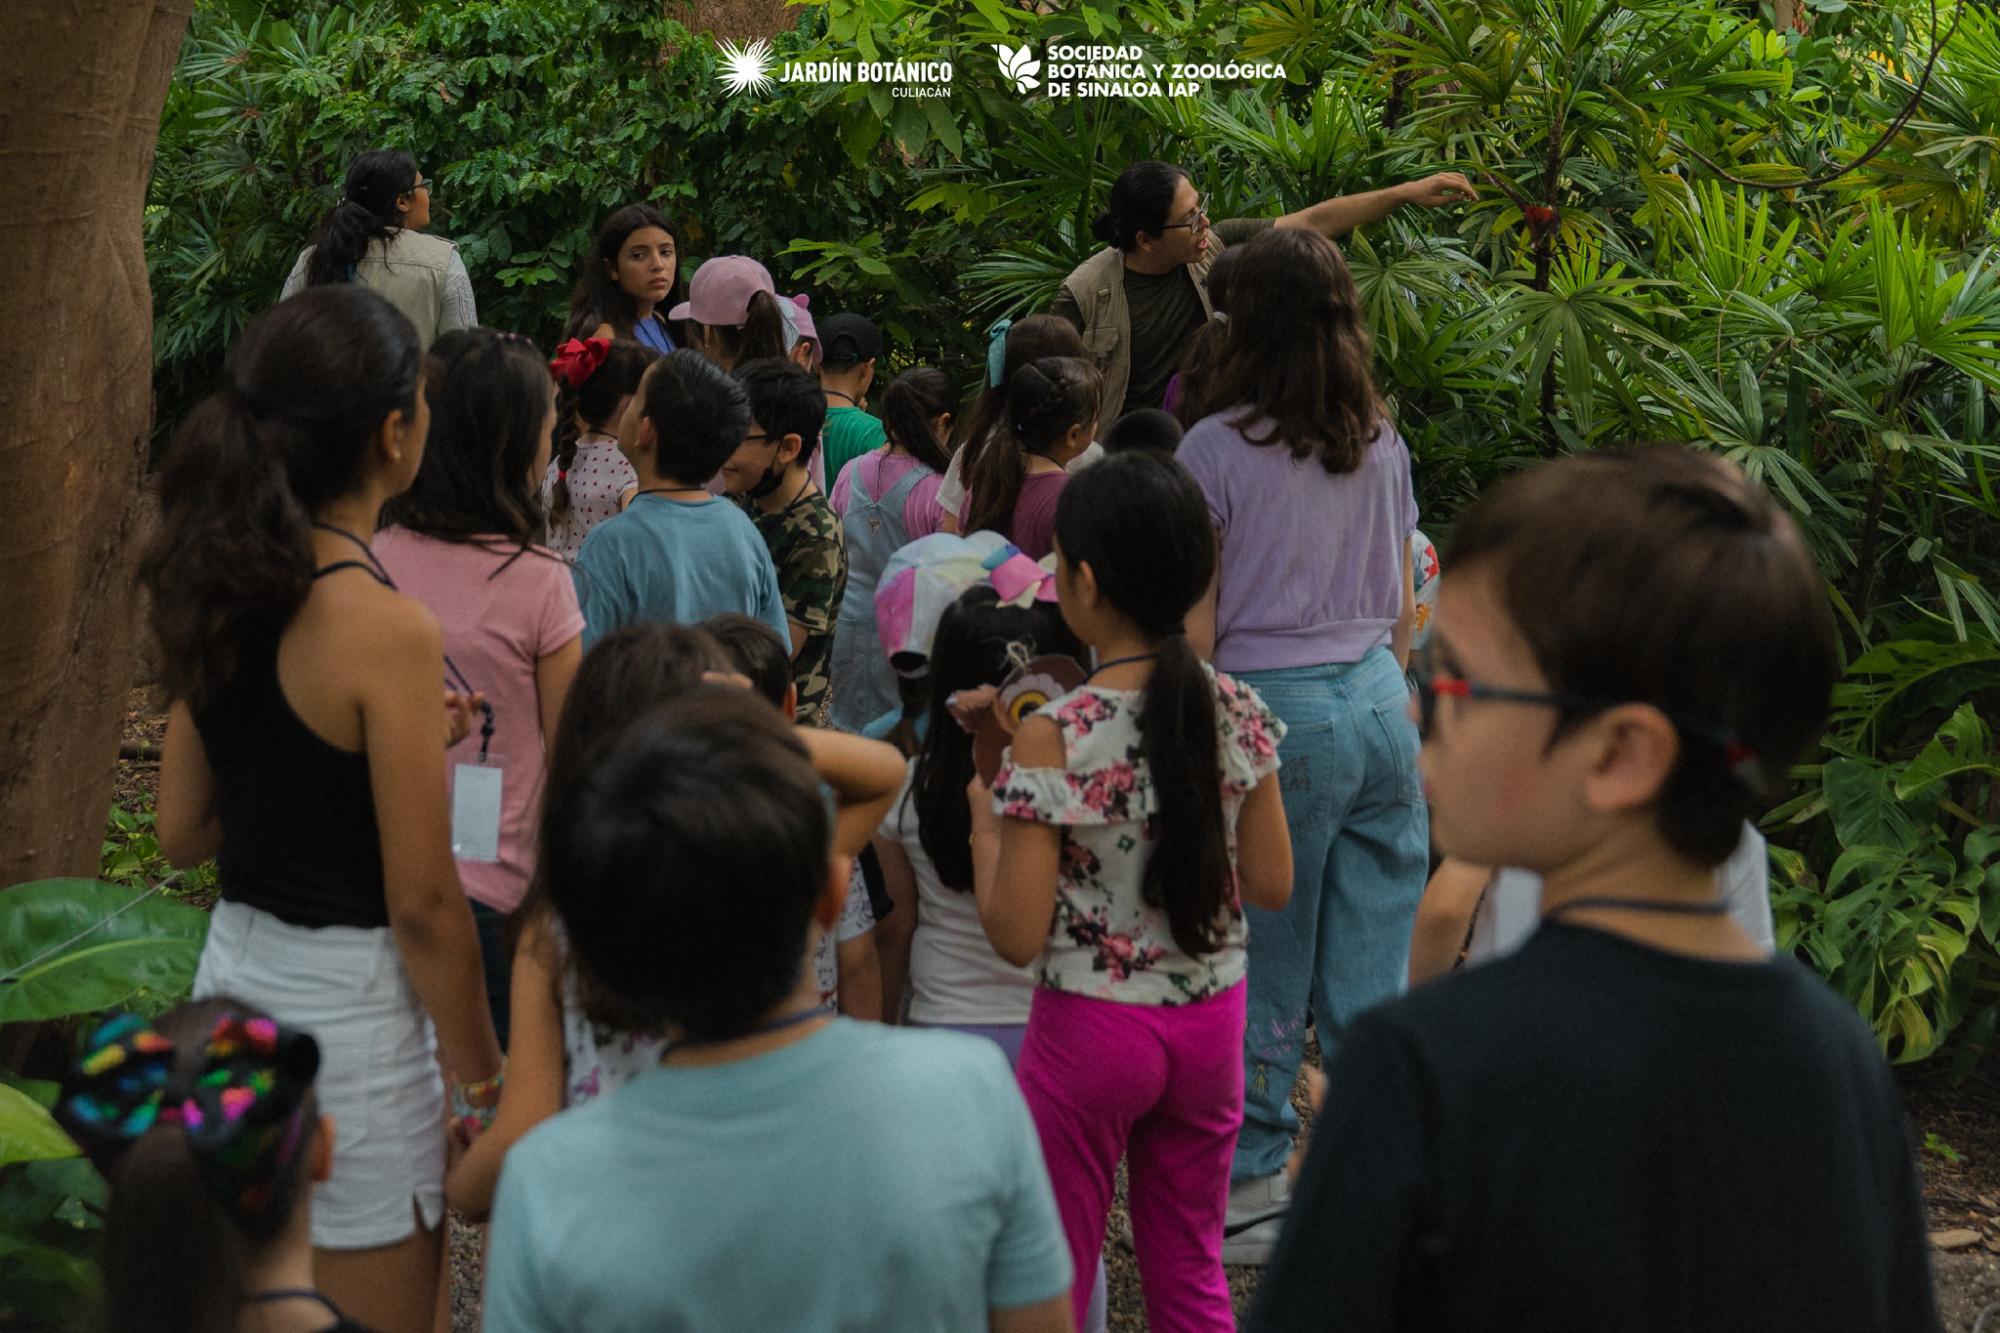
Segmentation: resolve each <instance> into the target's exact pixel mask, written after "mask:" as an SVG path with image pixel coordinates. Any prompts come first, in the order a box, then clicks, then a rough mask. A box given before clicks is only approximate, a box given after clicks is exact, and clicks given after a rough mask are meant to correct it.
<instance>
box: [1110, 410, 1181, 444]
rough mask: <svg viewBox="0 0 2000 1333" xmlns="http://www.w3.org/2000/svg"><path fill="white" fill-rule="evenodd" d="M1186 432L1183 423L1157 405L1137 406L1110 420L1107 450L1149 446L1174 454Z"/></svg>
mask: <svg viewBox="0 0 2000 1333" xmlns="http://www.w3.org/2000/svg"><path fill="white" fill-rule="evenodd" d="M1184 434H1186V432H1185V431H1183V430H1182V429H1181V423H1180V422H1178V421H1176V420H1174V414H1173V413H1171V412H1162V411H1161V410H1160V409H1159V408H1157V407H1140V408H1134V409H1133V410H1132V411H1130V412H1127V413H1126V414H1125V415H1124V416H1122V417H1120V418H1118V420H1116V421H1114V422H1112V423H1111V429H1110V430H1107V431H1105V432H1104V438H1103V440H1101V441H1099V443H1101V444H1103V446H1104V452H1105V453H1107V454H1122V453H1125V452H1127V451H1128V450H1132V449H1150V450H1152V451H1153V452H1154V453H1160V454H1171V453H1172V452H1173V451H1174V450H1176V449H1178V448H1180V444H1181V436H1182V435H1184Z"/></svg>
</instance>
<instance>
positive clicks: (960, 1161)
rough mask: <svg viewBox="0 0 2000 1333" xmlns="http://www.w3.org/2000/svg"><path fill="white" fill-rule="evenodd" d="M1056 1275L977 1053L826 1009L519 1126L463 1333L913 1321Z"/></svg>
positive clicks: (995, 1051)
mask: <svg viewBox="0 0 2000 1333" xmlns="http://www.w3.org/2000/svg"><path fill="white" fill-rule="evenodd" d="M1069 1288H1070V1262H1069V1252H1068V1249H1067V1247H1066V1244H1065V1242H1064V1239H1063V1233H1062V1225H1061V1222H1060V1221H1059V1219H1058V1218H1057V1215H1056V1207H1055V1200H1054V1197H1053V1195H1052V1193H1051V1191H1050V1189H1049V1180H1048V1174H1047V1170H1046V1168H1045V1167H1044V1166H1043V1164H1042V1150H1041V1144H1040V1142H1039V1140H1038V1139H1037V1138H1036V1136H1035V1126H1034V1122H1033V1121H1031V1120H1030V1119H1029V1118H1028V1108H1027V1104H1026V1103H1025V1102H1023V1101H1022V1100H1021V1093H1020V1090H1019V1088H1018V1087H1017V1086H1016V1085H1015V1082H1014V1076H1013V1074H1012V1073H1011V1072H1010V1071H1009V1070H1008V1068H1007V1060H1006V1057H1005V1056H1003V1055H1002V1054H1001V1053H1000V1050H999V1048H998V1047H997V1046H994V1045H993V1044H992V1043H991V1042H989V1041H986V1040H985V1039H984V1038H980V1037H971V1036H966V1035H964V1034H962V1033H955V1032H941V1031H915V1030H912V1029H908V1028H889V1027H883V1026H881V1025H880V1024H876V1023H860V1022H855V1021H852V1020H850V1019H845V1018H839V1019H835V1020H834V1021H833V1022H832V1023H830V1024H829V1025H828V1026H827V1027H826V1028H825V1029H824V1030H822V1031H820V1032H816V1033H814V1034H812V1035H811V1036H809V1037H806V1038H805V1039H803V1040H801V1041H798V1042H795V1043H793V1044H792V1045H790V1046H786V1047H782V1048H780V1049H778V1050H776V1051H773V1052H771V1053H769V1054H767V1055H760V1056H756V1057H753V1058H751V1059H748V1060H742V1061H738V1062H735V1063H732V1064H726V1065H715V1066H710V1067H706V1068H674V1067H668V1068H664V1069H656V1070H652V1071H650V1072H648V1073H645V1074H641V1075H640V1076H638V1077H637V1078H635V1079H633V1080H631V1081H630V1082H629V1083H627V1084H625V1085H624V1086H623V1087H621V1088H619V1089H618V1090H617V1091H615V1092H613V1093H611V1094H610V1095H609V1096H606V1097H603V1098H600V1099H599V1100H597V1101H594V1102H589V1103H587V1104H585V1105H583V1106H580V1107H576V1108H574V1109H572V1110H568V1111H565V1112H563V1113H562V1114H561V1115H559V1116H556V1117H554V1118H553V1119H551V1120H548V1121H545V1122H544V1123H542V1124H541V1125H538V1126H537V1127H536V1128H535V1129H533V1130H531V1131H530V1132H529V1133H528V1135H527V1136H526V1137H525V1138H523V1139H522V1140H521V1141H520V1142H519V1143H517V1144H515V1145H514V1147H513V1148H512V1149H511V1150H509V1152H508V1154H507V1164H506V1167H505V1169H504V1170H503V1171H502V1172H501V1176H500V1189H499V1193H498V1195H497V1197H496V1198H495V1201H494V1211H493V1227H492V1232H491V1235H490V1238H489V1240H488V1245H487V1257H486V1313H485V1320H486V1323H485V1327H486V1329H487V1333H496V1331H497V1333H513V1331H514V1330H529V1329H532V1330H536V1331H537V1333H548V1331H550V1330H556V1329H570V1330H579V1331H580V1330H590V1333H614V1331H615V1330H632V1331H633V1333H638V1331H639V1330H646V1333H653V1331H654V1330H663V1329H688V1330H696V1329H737V1328H740V1329H786V1330H798V1331H802V1333H810V1331H812V1330H827V1331H828V1333H832V1331H833V1330H845V1329H868V1330H870V1331H871V1333H934V1331H935V1330H938V1329H984V1328H985V1327H987V1322H988V1311H989V1310H991V1309H993V1308H1001V1309H1014V1308H1018V1307H1021V1306H1027V1305H1037V1304H1040V1303H1041V1302H1044V1301H1048V1300H1052V1299H1054V1298H1056V1297H1058V1296H1062V1295H1064V1294H1066V1293H1067V1292H1068V1291H1069Z"/></svg>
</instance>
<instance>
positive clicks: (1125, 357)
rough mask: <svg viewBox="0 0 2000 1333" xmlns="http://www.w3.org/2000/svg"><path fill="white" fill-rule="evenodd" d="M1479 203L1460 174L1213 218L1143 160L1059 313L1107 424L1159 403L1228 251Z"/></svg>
mask: <svg viewBox="0 0 2000 1333" xmlns="http://www.w3.org/2000/svg"><path fill="white" fill-rule="evenodd" d="M1472 197H1473V193H1472V186H1471V185H1470V184H1469V183H1468V182H1467V181H1466V179H1465V177H1463V176H1461V175H1459V174H1458V173H1457V172H1455V171H1447V172H1442V173H1440V174H1438V175H1435V176H1431V177H1428V178H1426V179H1424V180H1420V181H1410V182H1407V183H1405V184H1402V185H1392V186H1390V187H1389V188H1387V189H1383V190H1371V191H1369V192H1368V193H1366V194H1351V195H1342V196H1340V197H1338V198H1334V199H1326V200H1322V201H1321V202H1319V203H1317V204H1314V205H1312V206H1311V207H1310V208H1304V209H1300V210H1299V211H1298V212H1296V213H1287V214H1285V215H1284V216H1283V217H1280V218H1275V219H1273V218H1233V219H1230V220H1229V221H1226V222H1211V221H1210V219H1209V216H1208V206H1207V199H1206V196H1204V195H1202V194H1201V193H1200V192H1199V191H1198V190H1197V189H1196V188H1195V185H1194V182H1193V181H1192V180H1190V179H1189V178H1188V174H1187V172H1185V171H1183V170H1182V169H1181V168H1179V167H1177V166H1174V165H1173V164H1171V163H1168V162H1134V163H1133V164H1132V165H1131V166H1129V167H1127V168H1125V170H1124V171H1122V172H1120V173H1119V174H1118V180H1117V182H1116V183H1115V184H1113V185H1112V187H1111V199H1110V203H1109V206H1108V207H1106V208H1105V210H1104V211H1103V212H1102V213H1100V214H1098V215H1097V221H1096V223H1095V225H1094V226H1093V228H1092V230H1093V231H1095V233H1096V235H1097V239H1098V240H1100V241H1103V242H1104V244H1105V249H1103V250H1101V251H1099V252H1098V253H1097V254H1096V255H1094V256H1092V257H1091V258H1090V259H1087V260H1085V261H1084V262H1083V263H1082V264H1080V265H1078V266H1077V268H1076V270H1075V272H1073V273H1071V274H1070V275H1069V277H1067V278H1065V279H1064V280H1063V286H1062V292H1061V294H1060V295H1058V296H1057V297H1056V301H1055V306H1054V308H1053V310H1054V313H1055V314H1058V315H1060V316H1062V317H1063V318H1064V319H1067V320H1068V321H1069V322H1070V323H1071V324H1074V325H1075V326H1076V328H1077V330H1078V331H1079V332H1081V333H1082V334H1083V345H1084V351H1085V354H1086V355H1087V356H1088V357H1089V358H1090V359H1091V360H1092V361H1093V362H1094V363H1095V364H1096V366H1097V369H1098V372H1099V373H1100V374H1102V375H1103V376H1104V408H1105V411H1104V420H1105V421H1106V422H1107V423H1109V422H1112V421H1115V420H1117V419H1118V418H1119V417H1120V416H1122V415H1124V414H1125V413H1126V412H1129V411H1132V410H1133V409H1134V408H1140V407H1159V406H1160V405H1161V402H1162V400H1163V399H1164V398H1165V396H1166V391H1167V381H1168V380H1170V379H1172V378H1173V374H1174V371H1175V370H1177V369H1179V367H1180V360H1181V353H1182V351H1183V350H1185V349H1186V347H1187V342H1188V339H1189V338H1191V337H1193V336H1194V332H1195V330H1196V329H1198V328H1200V327H1201V326H1202V324H1203V323H1204V322H1205V321H1206V320H1207V319H1208V317H1209V304H1208V266H1209V265H1210V264H1212V263H1213V262H1215V257H1216V256H1217V255H1219V254H1221V253H1222V250H1223V247H1224V246H1225V245H1240V244H1242V243H1243V242H1245V241H1247V240H1249V239H1250V238H1251V237H1252V236H1255V235H1256V234H1257V233H1258V232H1260V231H1263V230H1265V229H1267V228H1269V227H1273V226H1277V227H1300V228H1304V229H1305V230H1308V231H1314V232H1318V233H1319V234H1320V235H1322V236H1325V237H1326V238H1328V239H1329V240H1331V239H1333V238H1334V237H1337V236H1344V235H1346V234H1347V233H1348V232H1350V231H1352V230H1354V228H1356V227H1359V226H1365V225H1366V224H1368V223H1370V222H1377V221H1380V220H1381V219H1383V218H1385V217H1387V216H1389V214H1391V213H1393V212H1395V211H1396V210H1397V209H1399V208H1401V207H1403V206H1404V205H1405V204H1423V205H1426V206H1428V207H1437V206H1439V205H1441V204H1447V203H1451V202H1452V201H1454V200H1458V199H1470V198H1472Z"/></svg>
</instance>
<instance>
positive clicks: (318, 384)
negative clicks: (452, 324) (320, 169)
mask: <svg viewBox="0 0 2000 1333" xmlns="http://www.w3.org/2000/svg"><path fill="white" fill-rule="evenodd" d="M421 364H422V358H421V354H420V353H419V351H418V348H417V335H416V330H415V329H414V328H413V327H412V326H411V324H410V321H409V320H408V319H407V318H406V317H405V316H404V315H403V314H402V313H401V312H399V311H398V310H396V308H395V307H394V306H392V305H390V304H389V303H388V302H387V301H385V300H383V299H382V298H381V297H380V296H377V295H376V294H375V293H374V292H371V291H369V290H368V289H367V288H366V287H361V286H358V285H349V284H344V285H340V286H334V287H314V288H308V289H307V290H305V291H303V292H301V293H299V294H298V295H297V296H294V297H292V298H291V299H290V300H287V301H280V302H279V303H278V304H277V305H275V306H272V307H270V308H269V309H267V310H265V311H264V312H263V313H261V314H259V315H258V316H257V317H256V318H255V319H253V320H251V321H250V324H249V326H248V327H247V328H245V329H244V331H243V333H242V335H241V336H240V337H239V338H238V339H237V340H236V343H235V345H234V346H232V347H231V348H230V349H229V355H228V358H227V361H226V369H227V373H228V375H229V378H230V383H229V386H228V387H227V388H225V389H223V390H222V391H221V392H219V393H216V394H213V395H211V396H210V397H209V398H208V399H207V400H205V401H204V402H203V403H202V404H201V405H200V406H198V407H197V408H195V410H194V412H193V414H192V415H190V416H189V417H188V419H187V421H186V422H184V423H183V424H182V426H181V428H180V430H179V431H178V432H177V433H176V434H175V436H174V439H173V442H172V443H171V444H170V445H169V446H168V448H167V454H166V460H165V463H164V465H163V466H162V468H161V472H160V483H159V485H160V492H159V494H160V523H159V528H158V530H157V531H156V532H155V534H154V537H153V540H152V542H151V543H150V544H149V545H148V547H147V549H146V552H145V555H144V556H143V557H142V559H141V562H140V566H139V579H140V582H141V583H142V584H143V585H144V587H145V588H146V590H147V592H148V593H149V594H150V601H151V608H150V614H151V619H152V627H153V632H154V634H155V635H156V636H157V638H158V640H159V644H160V655H161V675H162V678H163V680H164V683H165V684H166V687H167V691H168V693H169V695H170V696H171V697H173V698H176V699H185V700H188V701H189V702H190V703H191V704H192V705H194V706H195V707H196V708H197V709H199V708H200V707H202V706H205V705H206V704H207V703H209V702H210V701H211V700H212V699H213V698H214V697H215V694H216V692H217V691H219V690H221V689H222V688H223V687H224V686H226V685H227V684H228V683H229V681H230V679H231V678H232V677H233V676H234V674H235V670H236V666H237V662H238V656H239V653H240V651H241V649H242V647H243V646H244V644H245V643H246V641H247V640H249V639H250V638H251V637H253V636H257V635H262V634H275V633H277V632H279V631H281V630H282V629H283V628H284V626H285V625H286V624H287V623H288V622H289V621H290V620H291V618H292V615H293V614H294V613H295V612H296V611H297V610H298V608H299V607H300V605H301V604H303V603H304V601H305V599H306V594H307V592H308V591H310V589H311V587H312V577H313V554H312V534H311V525H312V517H311V516H312V513H313V511H314V510H316V509H318V508H319V507H320V506H322V505H324V504H325V503H327V502H328V501H330V500H334V499H338V498H339V497H341V496H343V495H346V494H349V493H351V492H352V491H354V490H355V489H356V488H357V487H358V486H359V485H360V484H361V480H362V475H363V468H364V465H365V461H366V458H367V455H368V452H369V449H370V446H371V444H372V441H373V440H374V438H375V435H376V433H377V432H378V431H379V430H380V429H381V427H382V424H383V422H384V420H385V419H386V418H387V417H388V415H389V414H390V413H391V412H397V411H400V412H403V413H405V414H406V417H407V415H408V414H412V413H414V412H415V410H416V396H417V387H418V379H419V370H420V367H421Z"/></svg>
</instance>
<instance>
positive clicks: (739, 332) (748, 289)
mask: <svg viewBox="0 0 2000 1333" xmlns="http://www.w3.org/2000/svg"><path fill="white" fill-rule="evenodd" d="M668 318H670V319H679V320H686V321H688V345H689V346H691V347H693V348H694V349H695V350H696V351H698V352H700V353H701V354H702V355H704V356H706V357H707V358H708V359H709V360H711V361H713V362H715V364H717V365H718V366H721V367H722V368H723V369H724V370H734V369H736V367H738V366H740V365H742V364H744V363H745V362H748V361H761V360H763V359H764V358H765V357H773V356H775V357H779V358H783V357H784V356H785V355H786V354H787V353H788V352H789V351H790V350H791V347H790V345H789V344H788V343H787V341H786V334H787V329H786V325H785V314H784V311H783V310H782V309H781V308H780V306H779V303H778V289H777V287H776V286H775V285H773V283H772V282H771V272H770V270H769V269H767V268H765V267H764V266H763V265H762V264H760V263H758V262H757V261H756V260H754V259H751V258H750V257H749V256H747V255H717V256H716V257H715V258H713V259H711V260H709V261H708V262H707V263H705V264H703V265H702V266H701V267H700V268H699V269H696V270H695V275H694V277H693V278H691V279H690V280H689V282H688V299H687V300H685V301H683V302H681V303H680V304H679V305H677V306H675V307H674V308H673V309H672V310H671V311H670V312H668Z"/></svg>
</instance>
